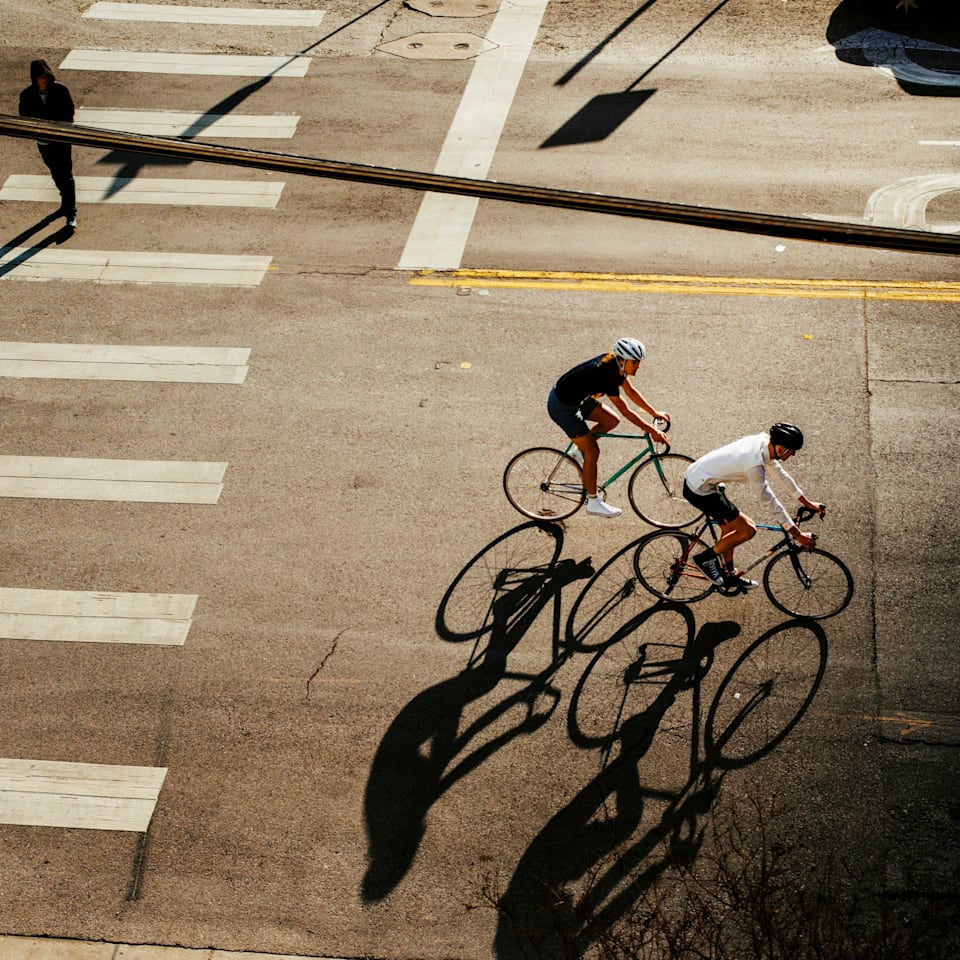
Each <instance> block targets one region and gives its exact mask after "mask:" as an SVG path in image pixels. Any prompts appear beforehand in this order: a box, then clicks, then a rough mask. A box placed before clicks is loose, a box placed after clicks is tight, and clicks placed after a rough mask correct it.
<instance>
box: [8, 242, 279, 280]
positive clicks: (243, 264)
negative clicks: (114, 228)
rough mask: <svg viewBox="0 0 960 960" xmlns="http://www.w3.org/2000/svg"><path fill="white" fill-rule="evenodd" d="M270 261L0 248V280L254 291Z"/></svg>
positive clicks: (96, 251) (224, 257) (210, 256)
mask: <svg viewBox="0 0 960 960" xmlns="http://www.w3.org/2000/svg"><path fill="white" fill-rule="evenodd" d="M270 260H271V258H270V257H248V256H221V255H217V254H202V253H140V252H136V251H129V250H126V251H120V250H73V249H69V250H68V249H63V248H60V249H57V250H54V249H51V248H49V247H46V248H44V249H41V250H37V249H35V248H33V247H0V280H8V279H9V280H93V281H94V282H96V283H211V284H223V285H225V286H233V287H255V286H257V285H258V284H259V283H260V281H261V280H263V277H264V274H265V273H266V272H267V268H268V267H269V266H270Z"/></svg>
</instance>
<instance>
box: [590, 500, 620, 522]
mask: <svg viewBox="0 0 960 960" xmlns="http://www.w3.org/2000/svg"><path fill="white" fill-rule="evenodd" d="M587 513H589V514H591V515H593V516H594V517H619V516H620V514H621V513H623V511H622V510H621V509H620V508H619V507H611V506H610V504H608V503H604V502H603V501H602V500H601V499H600V498H599V497H594V498H591V497H587Z"/></svg>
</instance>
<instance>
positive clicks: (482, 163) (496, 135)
mask: <svg viewBox="0 0 960 960" xmlns="http://www.w3.org/2000/svg"><path fill="white" fill-rule="evenodd" d="M546 6H547V0H518V2H517V3H510V4H503V5H502V6H501V7H500V10H499V12H498V13H497V15H496V17H495V18H494V21H493V24H492V25H491V28H490V32H489V33H488V34H487V40H490V41H491V42H493V43H496V44H497V49H496V50H491V51H489V52H487V53H484V54H482V55H481V56H479V57H477V59H476V60H475V61H474V66H473V72H472V73H471V75H470V80H469V82H468V83H467V87H466V90H465V91H464V94H463V99H462V100H461V101H460V107H459V109H458V110H457V113H456V116H455V117H454V119H453V124H452V126H451V127H450V130H449V132H448V133H447V139H446V141H445V143H444V145H443V149H442V150H441V152H440V159H439V160H438V161H437V165H436V168H435V169H434V172H435V173H439V174H446V175H449V176H455V177H471V178H473V179H475V180H483V179H485V178H486V176H487V172H488V171H489V169H490V164H491V162H492V161H493V156H494V153H495V152H496V149H497V144H498V143H499V141H500V135H501V133H502V132H503V126H504V124H505V123H506V119H507V114H508V113H509V112H510V106H511V104H512V103H513V98H514V95H515V94H516V92H517V86H518V85H519V83H520V77H521V75H522V74H523V69H524V67H525V66H526V62H527V58H528V57H529V56H530V50H531V49H532V47H533V44H534V41H535V40H536V38H537V31H538V30H539V29H540V20H541V19H542V17H543V13H544V10H545V9H546ZM478 202H479V201H478V200H477V198H476V197H454V196H447V195H444V194H437V193H428V194H426V195H425V196H424V198H423V201H422V203H421V205H420V212H419V213H418V214H417V219H416V220H415V221H414V224H413V229H412V230H411V231H410V235H409V236H408V238H407V244H406V247H405V248H404V251H403V256H402V257H401V258H400V263H399V265H398V269H400V270H424V269H433V270H455V269H457V268H458V267H459V266H460V261H461V260H462V259H463V250H464V247H465V246H466V243H467V238H468V237H469V235H470V230H471V228H472V226H473V218H474V216H475V214H476V212H477V204H478Z"/></svg>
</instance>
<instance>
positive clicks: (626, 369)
mask: <svg viewBox="0 0 960 960" xmlns="http://www.w3.org/2000/svg"><path fill="white" fill-rule="evenodd" d="M646 355H647V351H646V348H645V347H644V345H643V344H642V343H641V342H640V341H639V340H634V339H633V337H622V338H621V339H620V340H618V341H617V342H616V343H615V344H614V345H613V350H612V351H611V352H610V353H606V354H602V355H601V356H599V357H594V358H593V359H592V360H587V361H585V362H584V363H580V364H578V365H577V366H575V367H574V368H573V369H572V370H568V371H567V372H566V373H565V374H564V375H563V376H562V377H560V379H559V380H557V382H556V384H555V385H554V387H553V389H552V390H551V391H550V397H549V399H548V400H547V412H548V413H549V414H550V417H551V418H552V419H553V421H554V422H555V423H556V424H557V425H558V426H559V427H560V428H561V429H562V430H563V431H564V433H566V435H567V436H568V437H569V438H570V439H571V440H572V441H573V442H574V443H575V444H576V445H577V447H578V448H579V450H580V452H581V453H582V454H583V486H584V488H585V490H586V492H587V513H589V514H592V515H593V516H597V517H618V516H620V514H621V513H622V511H621V510H620V508H619V507H612V506H610V505H609V504H608V503H604V501H603V500H602V499H601V498H600V497H599V496H597V459H598V457H599V455H600V447H599V444H598V443H597V438H596V434H598V433H610V432H611V431H612V430H613V429H615V428H616V426H617V424H618V423H619V422H620V417H619V416H617V414H616V413H615V412H614V411H613V410H611V409H610V407H609V406H607V405H606V404H605V403H603V402H602V401H601V400H600V399H599V398H600V397H606V398H608V399H609V400H610V403H612V404H613V406H614V407H616V408H617V410H619V411H620V414H621V415H622V416H623V417H625V418H626V419H627V420H629V421H630V422H631V423H633V424H635V425H636V426H638V427H639V428H640V429H641V430H642V431H643V432H644V433H648V434H650V437H651V438H652V439H653V441H654V442H655V443H666V442H667V438H666V435H665V434H663V433H661V432H660V431H659V430H658V429H657V428H656V427H655V426H654V425H653V424H652V423H647V422H646V421H645V420H644V419H642V418H641V417H639V416H638V415H637V414H636V413H634V412H633V410H632V409H631V408H630V406H629V405H628V403H627V400H630V401H631V402H632V403H634V404H635V405H636V406H638V407H640V408H641V409H643V410H645V411H646V412H647V413H648V414H649V415H650V416H651V417H653V418H655V419H660V420H665V421H667V423H669V422H670V415H669V414H667V413H664V412H663V411H662V410H655V409H654V408H653V407H652V406H650V404H649V403H647V401H646V400H645V399H644V398H643V396H641V394H640V393H638V392H637V390H636V389H634V387H633V386H632V385H631V384H630V382H629V380H628V379H627V378H628V377H632V376H633V375H634V374H635V373H636V372H637V368H638V367H639V366H640V361H641V360H643V358H644V357H646ZM621 390H622V391H623V393H624V395H625V396H626V398H627V400H625V399H624V398H623V397H622V396H620V391H621ZM588 420H590V421H592V422H593V426H591V425H590V424H589V423H587V421H588Z"/></svg>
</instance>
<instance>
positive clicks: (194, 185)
mask: <svg viewBox="0 0 960 960" xmlns="http://www.w3.org/2000/svg"><path fill="white" fill-rule="evenodd" d="M75 183H76V188H77V201H78V202H79V203H80V204H81V205H83V204H90V203H160V204H163V205H164V206H171V207H264V208H267V209H274V208H275V207H276V205H277V203H278V201H279V200H280V194H281V192H282V191H283V187H284V184H283V182H282V181H281V182H278V183H266V182H263V181H254V180H140V179H129V178H126V177H76V178H75ZM0 200H18V201H39V202H41V203H57V202H59V200H60V194H59V193H58V192H57V188H56V187H55V186H54V184H53V181H52V180H51V179H50V177H48V176H33V175H26V174H11V176H9V177H7V179H6V180H5V181H4V183H3V186H2V187H0Z"/></svg>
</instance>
